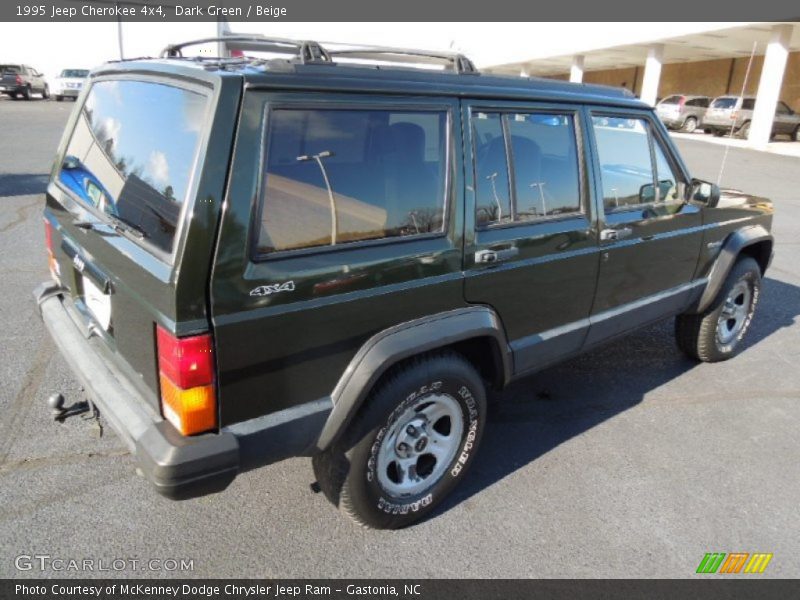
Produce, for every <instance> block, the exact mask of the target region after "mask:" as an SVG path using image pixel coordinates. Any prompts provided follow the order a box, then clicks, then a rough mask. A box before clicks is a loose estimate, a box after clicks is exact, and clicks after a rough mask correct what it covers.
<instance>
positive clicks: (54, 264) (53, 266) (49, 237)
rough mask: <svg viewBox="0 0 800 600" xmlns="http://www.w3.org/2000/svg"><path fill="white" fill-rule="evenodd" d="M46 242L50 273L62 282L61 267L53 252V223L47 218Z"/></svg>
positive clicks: (45, 224) (45, 225) (45, 228)
mask: <svg viewBox="0 0 800 600" xmlns="http://www.w3.org/2000/svg"><path fill="white" fill-rule="evenodd" d="M44 244H45V247H46V248H47V266H49V267H50V275H51V276H52V278H53V279H55V280H56V281H57V282H58V283H61V268H60V267H59V266H58V261H57V260H56V255H55V253H54V252H53V225H52V224H51V223H50V221H48V220H47V218H45V220H44Z"/></svg>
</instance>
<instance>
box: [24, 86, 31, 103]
mask: <svg viewBox="0 0 800 600" xmlns="http://www.w3.org/2000/svg"><path fill="white" fill-rule="evenodd" d="M22 99H23V100H30V99H31V86H27V87H26V88H24V89H23V90H22Z"/></svg>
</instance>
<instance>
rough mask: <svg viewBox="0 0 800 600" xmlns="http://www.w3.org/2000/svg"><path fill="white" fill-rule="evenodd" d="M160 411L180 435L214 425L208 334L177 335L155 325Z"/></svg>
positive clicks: (212, 381)
mask: <svg viewBox="0 0 800 600" xmlns="http://www.w3.org/2000/svg"><path fill="white" fill-rule="evenodd" d="M156 343H157V345H158V379H159V383H160V386H161V412H162V413H163V415H164V418H165V419H167V421H169V422H170V423H172V425H173V426H174V427H175V428H176V429H177V430H178V431H180V432H181V433H182V434H183V435H193V434H195V433H203V432H205V431H210V430H212V429H215V428H216V426H217V392H216V386H215V384H214V351H213V343H212V340H211V334H208V333H207V334H203V335H194V336H191V337H184V338H178V337H175V336H174V335H172V334H171V333H170V332H168V331H167V330H166V329H164V328H163V327H161V326H157V327H156Z"/></svg>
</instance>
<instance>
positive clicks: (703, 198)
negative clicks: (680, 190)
mask: <svg viewBox="0 0 800 600" xmlns="http://www.w3.org/2000/svg"><path fill="white" fill-rule="evenodd" d="M719 196H720V191H719V186H718V185H717V184H716V183H709V182H708V181H703V180H702V179H692V184H691V186H690V188H689V199H690V200H691V201H693V202H697V203H699V204H704V205H706V206H708V207H710V208H715V207H716V206H717V205H718V204H719Z"/></svg>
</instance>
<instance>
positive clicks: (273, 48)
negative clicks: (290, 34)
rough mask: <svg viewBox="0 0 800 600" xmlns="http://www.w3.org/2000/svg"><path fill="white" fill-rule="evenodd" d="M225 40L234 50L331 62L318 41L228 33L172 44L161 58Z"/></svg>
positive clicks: (175, 55) (304, 60) (307, 60)
mask: <svg viewBox="0 0 800 600" xmlns="http://www.w3.org/2000/svg"><path fill="white" fill-rule="evenodd" d="M219 42H223V43H225V45H226V46H227V47H228V48H229V49H232V50H249V51H251V52H274V53H276V54H290V55H292V56H296V57H298V58H300V59H301V60H302V61H303V62H304V63H307V62H331V57H330V55H329V54H328V53H327V52H326V51H325V49H324V48H323V47H322V46H320V45H319V44H318V43H316V42H311V41H307V42H301V41H297V40H289V39H284V38H268V37H264V36H262V35H226V36H222V37H212V38H201V39H199V40H190V41H188V42H182V43H180V44H170V45H169V46H167V47H166V48H164V49H163V50H162V51H161V54H160V56H161V58H165V57H169V58H176V57H182V56H183V49H184V48H187V47H189V46H199V45H202V44H213V43H219Z"/></svg>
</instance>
